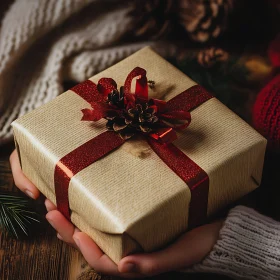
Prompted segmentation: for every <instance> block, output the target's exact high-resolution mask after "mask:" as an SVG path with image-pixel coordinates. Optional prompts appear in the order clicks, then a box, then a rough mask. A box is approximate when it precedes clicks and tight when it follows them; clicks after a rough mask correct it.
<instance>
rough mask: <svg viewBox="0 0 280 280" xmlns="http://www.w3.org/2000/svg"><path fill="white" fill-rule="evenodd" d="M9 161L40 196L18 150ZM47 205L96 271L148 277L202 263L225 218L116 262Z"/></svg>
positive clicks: (26, 187) (19, 180) (65, 237)
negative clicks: (21, 166) (151, 250)
mask: <svg viewBox="0 0 280 280" xmlns="http://www.w3.org/2000/svg"><path fill="white" fill-rule="evenodd" d="M10 162H11V167H12V172H13V176H14V180H15V184H16V185H17V186H18V188H19V189H21V190H22V191H24V192H25V193H26V194H27V195H29V196H30V197H32V198H37V197H38V196H39V191H38V190H37V188H36V187H35V186H34V185H33V184H32V183H31V182H30V181H29V180H28V179H27V178H26V177H25V176H24V174H23V173H22V170H21V168H20V164H19V159H18V155H17V153H16V151H14V152H13V153H12V154H11V157H10ZM45 205H46V208H47V211H48V214H47V215H46V218H47V220H48V221H49V223H50V224H51V225H52V226H53V228H54V229H55V230H56V231H57V237H58V238H59V239H61V240H62V241H65V242H67V243H68V244H70V245H71V246H73V247H75V248H78V249H79V250H80V251H81V253H82V254H83V256H84V258H85V259H86V261H87V262H88V263H89V265H90V266H91V267H93V268H94V269H95V270H96V271H97V272H100V273H104V274H107V275H113V276H120V277H125V278H141V277H148V276H152V275H156V274H161V273H164V272H167V271H175V270H180V269H184V268H187V267H189V266H191V265H193V264H195V263H199V262H200V261H201V260H202V259H203V258H204V257H205V256H206V255H207V254H208V253H209V252H210V251H211V249H212V247H213V246H214V244H215V243H216V241H217V239H218V235H219V231H220V228H221V227H222V221H218V222H215V223H212V224H207V225H204V226H201V227H198V228H195V229H193V230H191V231H189V232H187V233H185V234H183V235H182V236H181V237H180V238H178V239H177V240H176V241H175V242H174V243H172V244H171V245H169V246H168V247H166V248H164V249H162V250H160V251H157V252H153V253H141V254H134V255H129V256H127V257H124V258H123V259H122V260H121V261H120V262H119V263H118V265H116V264H115V263H114V262H113V261H112V260H111V259H110V258H109V257H108V256H107V255H106V254H104V253H103V252H102V251H101V250H100V248H99V247H98V246H97V245H96V244H95V243H94V241H93V240H92V239H91V238H90V237H89V236H88V235H87V234H85V233H83V232H81V231H80V230H79V229H77V228H75V226H74V225H73V224H72V223H70V222H69V221H68V220H67V219H66V218H65V217H64V216H63V215H62V214H61V213H60V212H59V211H57V210H56V206H55V205H54V204H53V203H52V202H51V201H50V200H48V199H47V200H46V201H45Z"/></svg>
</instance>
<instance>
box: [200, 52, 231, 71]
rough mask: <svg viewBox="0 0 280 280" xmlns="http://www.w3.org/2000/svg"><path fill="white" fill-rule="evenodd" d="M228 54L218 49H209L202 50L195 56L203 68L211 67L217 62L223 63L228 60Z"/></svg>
mask: <svg viewBox="0 0 280 280" xmlns="http://www.w3.org/2000/svg"><path fill="white" fill-rule="evenodd" d="M228 57H229V55H228V53H227V52H226V51H224V50H222V49H219V48H215V47H212V48H209V49H205V50H202V51H200V52H199V53H198V55H197V61H198V63H199V64H200V65H201V66H203V67H207V68H208V67H212V66H214V65H215V64H216V63H218V62H223V61H227V60H228Z"/></svg>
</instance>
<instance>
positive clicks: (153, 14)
mask: <svg viewBox="0 0 280 280" xmlns="http://www.w3.org/2000/svg"><path fill="white" fill-rule="evenodd" d="M175 2H176V1H174V0H165V1H162V0H137V1H135V4H134V7H133V11H132V13H131V15H132V16H133V17H134V19H135V21H136V23H135V26H134V28H133V34H134V35H135V36H136V37H143V36H145V37H146V38H147V37H149V38H152V39H158V38H162V37H164V36H165V35H166V34H168V32H169V31H170V30H171V28H172V26H173V24H174V22H175V20H176V5H175Z"/></svg>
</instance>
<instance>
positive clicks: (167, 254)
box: [118, 221, 222, 276]
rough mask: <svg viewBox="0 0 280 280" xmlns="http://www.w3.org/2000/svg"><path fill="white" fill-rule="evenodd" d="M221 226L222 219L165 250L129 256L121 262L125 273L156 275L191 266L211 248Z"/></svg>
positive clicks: (199, 229)
mask: <svg viewBox="0 0 280 280" xmlns="http://www.w3.org/2000/svg"><path fill="white" fill-rule="evenodd" d="M221 227H222V222H221V221H219V222H215V223H213V224H208V225H204V226H201V227H199V228H196V229H194V230H191V231H189V232H187V233H185V234H184V235H182V236H181V237H180V238H179V239H177V241H175V243H173V244H171V245H170V246H168V247H167V248H165V249H163V250H160V251H157V252H154V253H144V254H135V255H130V256H127V257H125V258H123V259H122V260H121V261H120V262H119V264H118V269H119V271H120V272H122V273H124V272H126V273H128V272H137V273H141V274H143V275H145V276H152V275H156V274H161V273H164V272H168V271H174V270H179V269H183V268H186V267H189V266H191V265H193V264H195V263H198V262H200V261H201V260H202V259H203V258H204V257H205V256H206V255H207V254H208V253H209V252H210V251H211V249H212V247H213V246H214V244H215V242H216V241H217V239H218V235H219V231H220V228H221Z"/></svg>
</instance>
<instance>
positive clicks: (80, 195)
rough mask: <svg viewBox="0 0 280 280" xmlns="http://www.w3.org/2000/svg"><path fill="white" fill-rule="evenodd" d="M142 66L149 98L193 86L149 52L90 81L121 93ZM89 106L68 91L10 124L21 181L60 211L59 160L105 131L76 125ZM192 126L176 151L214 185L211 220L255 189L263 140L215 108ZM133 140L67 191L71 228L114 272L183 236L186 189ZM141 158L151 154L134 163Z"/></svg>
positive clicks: (211, 104) (214, 103) (206, 108)
mask: <svg viewBox="0 0 280 280" xmlns="http://www.w3.org/2000/svg"><path fill="white" fill-rule="evenodd" d="M136 66H139V67H142V68H144V69H146V70H147V77H148V79H151V80H154V81H156V87H155V89H154V90H151V89H149V97H157V98H160V99H165V100H169V99H171V98H172V97H174V96H175V95H177V94H179V93H181V92H183V91H184V90H186V89H187V88H189V87H191V86H193V85H195V82H194V81H192V80H191V79H190V78H188V77H187V76H185V75H184V74H183V73H182V72H180V71H179V70H178V69H176V68H174V67H173V66H172V65H171V64H169V63H168V62H167V61H165V60H164V59H163V58H161V57H160V56H159V55H157V54H156V53H155V52H153V51H152V50H151V49H150V48H144V49H142V50H140V51H139V52H137V53H135V54H134V55H132V56H130V57H128V58H127V59H125V60H123V61H121V62H120V63H118V64H116V65H114V66H113V67H111V68H109V69H107V70H105V71H103V72H102V73H100V74H98V75H96V76H94V77H92V78H90V80H92V81H93V82H95V83H97V82H98V80H99V79H100V78H101V77H111V78H113V79H114V80H115V81H116V82H117V84H118V87H120V86H121V85H123V84H124V81H125V78H126V76H127V74H128V73H129V72H130V71H131V70H132V69H133V68H134V67H136ZM84 108H91V107H90V105H89V104H88V103H87V102H86V101H85V100H83V99H82V98H81V97H79V96H78V95H77V94H75V93H74V92H72V91H71V90H68V91H66V92H65V93H63V94H62V95H60V96H59V97H57V98H55V99H54V100H52V101H51V102H49V103H48V104H46V105H44V106H42V107H40V108H38V109H36V110H34V111H33V112H31V113H29V114H27V115H25V116H23V117H21V118H19V119H18V120H16V121H15V122H13V124H12V125H13V129H14V135H15V141H16V145H17V148H18V152H19V155H20V160H21V164H22V169H23V172H24V173H25V175H26V176H27V177H28V178H29V179H30V180H31V181H32V182H33V183H34V184H35V185H36V186H37V187H38V188H39V189H40V191H41V192H42V193H43V194H44V195H45V196H46V197H48V198H49V199H50V200H51V201H52V202H54V203H56V199H55V192H54V168H55V165H56V163H57V162H58V160H59V159H61V158H62V157H63V156H65V155H66V154H68V153H69V152H71V151H72V150H74V149H75V148H77V147H79V146H80V145H82V144H83V143H85V142H87V141H88V140H90V139H92V138H93V137H95V136H97V135H99V134H100V133H102V132H104V131H105V128H104V126H105V120H101V121H99V122H97V123H93V122H85V121H80V120H81V117H82V112H81V110H82V109H84ZM191 115H192V122H191V124H190V126H189V127H188V128H187V129H185V130H184V131H183V132H182V133H180V135H179V138H178V140H176V141H175V142H174V144H175V145H176V146H177V147H179V148H180V149H181V150H182V151H183V152H184V153H185V154H186V155H188V156H189V157H190V158H191V159H192V160H193V161H194V162H196V163H197V164H198V165H199V166H200V167H201V168H202V169H204V170H205V171H206V172H207V174H208V175H209V179H210V185H209V199H208V215H211V214H213V213H214V212H216V211H218V210H219V209H221V208H222V207H224V206H226V205H227V204H229V203H232V202H233V201H235V200H237V199H239V198H240V197H242V196H243V195H245V194H247V193H249V192H251V191H252V190H254V189H255V188H257V187H258V186H259V184H260V182H261V176H262V167H263V160H264V153H265V147H266V140H265V139H264V138H263V137H262V136H261V135H260V134H258V133H257V132H256V131H255V130H254V129H253V128H251V127H250V126H249V125H248V124H246V123H245V122H244V121H243V120H241V119H240V118H239V117H238V116H237V115H235V114H234V113H233V112H231V111H230V110H229V109H228V108H227V107H226V106H224V105H223V104H222V103H220V102H219V101H218V100H217V99H216V98H212V99H210V100H209V101H207V102H205V103H204V104H202V105H201V106H199V107H198V108H196V109H195V110H193V111H192V112H191ZM137 141H140V140H134V139H132V140H129V141H128V142H127V143H125V144H124V145H122V146H121V147H120V148H119V149H117V150H114V151H113V152H111V153H110V154H108V155H107V156H105V157H104V158H102V159H101V160H98V161H97V162H95V163H94V164H92V165H90V166H89V167H87V168H85V169H84V170H82V171H81V172H79V173H78V174H77V175H75V176H74V177H73V178H72V180H71V182H70V187H69V201H70V208H71V209H72V215H71V220H72V222H73V223H74V224H75V225H76V226H77V227H78V228H80V229H81V230H82V231H84V232H86V233H87V234H88V235H89V236H91V237H92V238H93V239H94V240H95V242H96V243H97V244H98V245H99V246H100V248H101V249H102V250H103V251H104V252H105V253H106V254H107V255H109V257H110V258H111V259H112V260H113V261H115V262H116V263H117V262H118V261H119V260H120V259H121V258H122V257H124V256H125V255H127V254H129V253H132V252H138V251H141V250H144V251H148V252H149V251H153V250H156V249H158V248H160V247H162V246H164V245H165V244H167V243H168V242H170V241H172V240H173V239H175V238H176V237H178V236H179V235H180V234H181V233H182V232H184V231H186V230H187V225H188V205H189V202H190V199H191V194H190V191H189V188H188V186H187V185H186V184H185V183H184V182H183V181H182V180H181V179H180V178H179V177H178V176H177V175H176V174H175V173H174V172H173V171H171V170H170V169H169V168H168V167H167V166H166V165H165V163H164V162H162V160H161V159H160V158H159V157H158V156H157V155H156V154H155V153H154V152H153V151H152V150H151V149H149V147H148V144H146V143H145V142H144V141H142V142H141V145H140V148H139V142H137ZM135 149H136V150H137V149H140V150H141V149H145V150H146V152H147V151H148V153H147V154H146V157H144V158H143V157H138V156H137V155H136V154H137V153H135V152H131V151H133V150H134V151H135Z"/></svg>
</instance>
